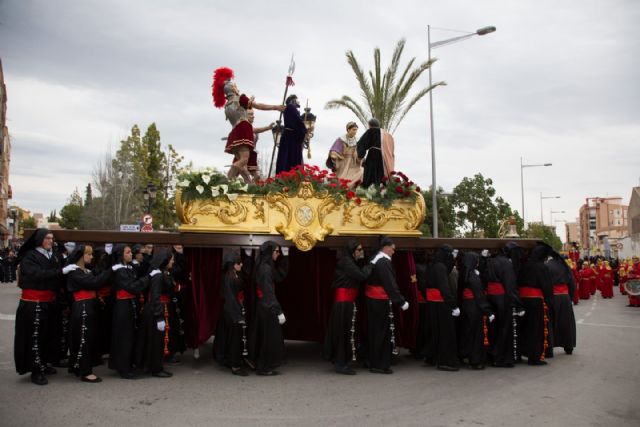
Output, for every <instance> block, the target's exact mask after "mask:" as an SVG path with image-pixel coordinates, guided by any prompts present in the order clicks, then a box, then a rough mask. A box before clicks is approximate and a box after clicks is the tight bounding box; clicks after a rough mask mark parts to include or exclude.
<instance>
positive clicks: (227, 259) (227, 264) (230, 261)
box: [222, 251, 242, 273]
mask: <svg viewBox="0 0 640 427" xmlns="http://www.w3.org/2000/svg"><path fill="white" fill-rule="evenodd" d="M240 262H242V259H241V258H240V254H239V253H237V252H236V251H233V252H229V253H227V254H225V255H224V257H223V258H222V271H223V272H224V273H228V272H229V271H231V270H232V269H233V266H234V265H235V264H238V263H240Z"/></svg>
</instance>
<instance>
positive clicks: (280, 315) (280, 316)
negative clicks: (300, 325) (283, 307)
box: [278, 313, 287, 325]
mask: <svg viewBox="0 0 640 427" xmlns="http://www.w3.org/2000/svg"><path fill="white" fill-rule="evenodd" d="M286 321H287V319H285V317H284V313H280V314H278V323H280V324H281V325H284V322H286Z"/></svg>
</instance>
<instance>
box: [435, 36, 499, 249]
mask: <svg viewBox="0 0 640 427" xmlns="http://www.w3.org/2000/svg"><path fill="white" fill-rule="evenodd" d="M494 31H496V27H483V28H480V29H478V30H476V31H475V32H473V33H467V34H463V35H461V36H458V37H453V38H450V39H445V40H440V41H437V42H434V43H431V25H427V42H428V46H429V61H431V49H436V48H438V47H441V46H445V45H447V44H452V43H456V42H459V41H462V40H466V39H468V38H471V37H473V36H484V35H486V34H489V33H493V32H494ZM432 85H433V83H432V76H431V67H429V87H431V86H432ZM429 123H430V125H431V215H432V217H433V228H432V233H431V234H432V236H433V237H435V238H437V237H438V199H437V194H438V187H437V185H436V142H435V136H434V132H433V90H430V91H429Z"/></svg>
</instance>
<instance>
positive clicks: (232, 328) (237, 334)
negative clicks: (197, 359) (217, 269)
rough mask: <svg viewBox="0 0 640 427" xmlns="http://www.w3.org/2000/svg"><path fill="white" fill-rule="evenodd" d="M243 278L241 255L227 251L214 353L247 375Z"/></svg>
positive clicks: (236, 372)
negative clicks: (244, 357) (243, 363)
mask: <svg viewBox="0 0 640 427" xmlns="http://www.w3.org/2000/svg"><path fill="white" fill-rule="evenodd" d="M243 278H244V274H243V263H242V259H241V257H240V255H239V254H237V253H235V252H232V253H228V254H226V255H225V257H224V260H223V266H222V286H221V287H220V296H221V297H222V299H223V301H224V302H223V304H224V305H223V307H222V312H221V313H220V317H219V318H218V323H217V325H216V337H215V340H214V342H213V353H214V355H215V357H216V359H217V360H218V362H219V363H220V364H221V365H223V366H226V367H228V368H231V373H232V374H233V375H239V376H242V377H246V376H247V375H248V373H247V371H246V370H245V369H244V367H243V365H242V359H243V356H247V355H248V353H247V335H246V328H247V320H246V317H245V308H244V280H243Z"/></svg>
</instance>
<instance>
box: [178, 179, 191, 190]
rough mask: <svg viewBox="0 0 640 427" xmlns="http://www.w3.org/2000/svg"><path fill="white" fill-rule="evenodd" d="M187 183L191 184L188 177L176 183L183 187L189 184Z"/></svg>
mask: <svg viewBox="0 0 640 427" xmlns="http://www.w3.org/2000/svg"><path fill="white" fill-rule="evenodd" d="M189 184H191V182H189V180H188V179H183V180H182V181H180V182H179V183H178V187H185V188H186V187H188V186H189Z"/></svg>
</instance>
